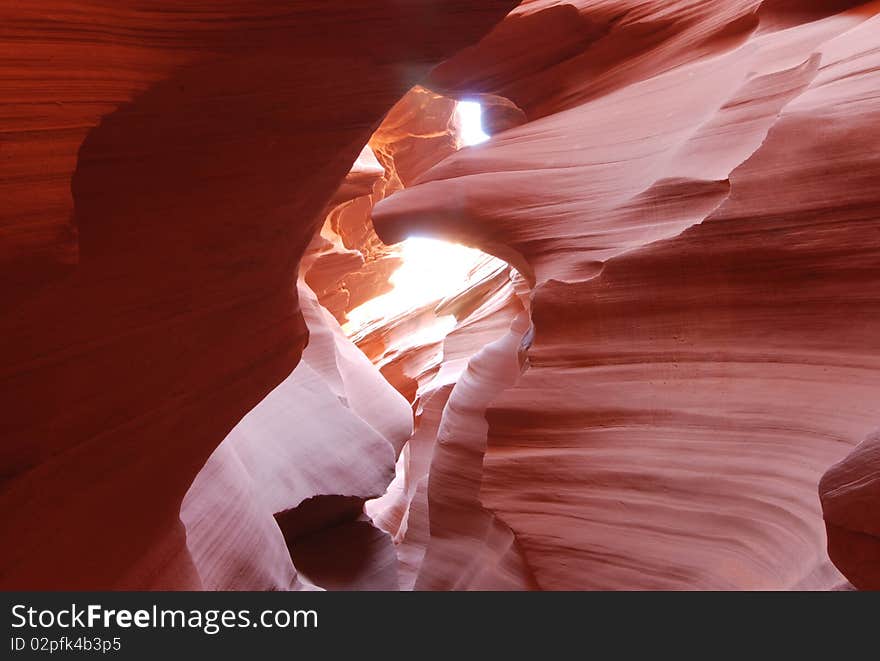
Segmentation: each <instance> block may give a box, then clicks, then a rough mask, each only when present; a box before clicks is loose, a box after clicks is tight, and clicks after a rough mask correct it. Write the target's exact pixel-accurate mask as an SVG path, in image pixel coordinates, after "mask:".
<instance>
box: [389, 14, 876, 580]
mask: <svg viewBox="0 0 880 661" xmlns="http://www.w3.org/2000/svg"><path fill="white" fill-rule="evenodd" d="M854 5H859V3H831V2H829V3H820V4H817V5H812V6H811V9H810V10H809V11H803V10H797V9H796V8H795V7H794V5H792V4H791V3H783V2H768V3H760V2H754V3H742V2H711V3H710V2H693V1H691V2H673V3H666V2H663V3H661V2H653V3H651V2H648V3H646V2H639V3H627V2H592V3H586V2H584V3H573V4H557V3H548V2H526V3H524V5H523V6H522V8H521V9H519V10H517V11H516V12H514V14H512V15H511V16H510V17H509V18H508V19H506V20H505V21H504V22H502V23H501V24H500V25H499V26H498V27H497V28H496V29H495V30H494V31H493V32H492V33H490V35H489V36H487V37H486V38H485V39H484V40H483V41H482V42H481V43H480V44H479V45H477V46H475V47H474V48H471V49H466V50H465V51H463V52H462V53H461V54H460V55H459V56H457V57H456V58H453V59H452V60H450V61H449V62H447V63H446V64H444V65H442V66H441V67H439V68H438V69H437V70H435V72H434V73H433V74H432V78H431V80H429V81H428V84H429V85H432V86H433V88H434V89H437V90H443V91H447V92H450V93H455V92H457V91H458V92H460V91H464V90H467V91H468V92H473V91H479V92H482V93H486V94H495V95H498V96H503V97H505V98H508V99H510V101H511V102H512V103H513V104H515V105H516V106H517V107H519V108H520V109H521V110H522V112H523V113H524V115H525V116H526V117H527V118H528V120H529V121H528V122H527V123H525V124H521V125H519V126H516V127H514V128H511V129H509V130H507V131H504V132H502V133H500V134H498V135H496V136H494V137H493V139H492V140H490V141H489V142H488V143H485V144H484V145H481V146H479V147H474V148H470V149H467V150H463V151H460V152H458V153H457V154H455V155H453V156H451V157H450V158H447V159H446V160H444V161H443V162H442V163H440V164H439V165H437V166H436V167H434V168H433V169H432V170H430V171H428V172H427V173H426V174H424V175H423V176H422V177H420V178H419V179H418V180H417V182H415V185H414V186H411V187H410V188H408V189H407V190H404V191H402V192H400V193H398V194H396V195H394V196H393V197H390V198H388V199H387V200H385V201H383V202H382V203H380V204H379V205H378V206H377V207H376V209H375V211H374V214H373V219H374V223H375V226H376V228H377V231H378V232H379V235H380V236H381V237H382V238H383V239H385V240H386V241H394V240H397V239H399V238H400V237H402V236H403V235H405V234H406V233H408V232H411V231H415V230H417V231H419V232H420V233H428V232H430V233H433V234H434V235H437V236H442V237H446V238H454V239H458V240H461V241H464V242H465V243H468V244H470V245H474V246H477V247H481V248H482V249H484V250H487V251H489V252H492V253H494V254H496V255H498V256H501V257H503V258H505V259H507V260H508V261H510V262H511V264H513V265H514V266H516V267H517V269H519V270H520V272H522V273H523V274H525V275H526V276H528V277H529V278H530V280H531V281H532V282H533V284H534V288H533V294H532V300H531V312H532V319H533V324H534V341H533V342H532V344H531V346H530V348H529V349H528V362H529V367H528V370H527V371H526V372H525V374H524V375H523V376H522V377H521V378H519V380H518V381H517V382H516V384H515V385H514V386H513V387H509V388H507V389H506V390H505V389H502V390H503V391H502V392H500V393H499V394H498V396H497V397H496V398H495V399H494V401H493V402H492V403H491V405H490V406H489V409H488V411H487V419H488V423H489V427H488V433H487V448H486V454H485V458H484V460H483V463H482V475H481V480H480V478H479V476H478V477H477V478H476V479H475V481H480V482H481V486H480V491H479V496H478V498H474V499H472V500H471V503H470V505H469V508H468V510H467V511H468V512H471V513H473V515H474V516H476V515H477V513H479V515H480V516H484V517H485V516H489V515H491V516H492V517H494V520H495V521H496V522H497V523H498V524H499V525H501V526H504V527H505V528H506V529H507V530H509V533H510V534H512V536H513V537H514V538H515V539H516V541H517V543H518V545H519V548H520V549H521V550H522V554H523V556H524V559H525V563H526V565H527V567H528V568H529V570H530V571H531V573H532V575H533V577H534V580H535V582H536V584H537V585H538V586H539V587H541V588H545V589H559V588H573V587H574V588H606V589H607V588H613V589H618V588H623V589H641V588H665V589H689V588H712V589H734V588H752V589H754V588H757V589H780V588H819V589H821V588H829V587H834V586H837V585H839V584H840V583H841V582H842V578H841V577H840V575H839V574H838V573H837V572H836V570H835V569H834V567H833V566H831V564H830V563H829V562H828V558H827V556H826V553H825V539H824V530H823V526H822V519H821V514H820V512H819V507H818V505H819V503H818V499H817V497H816V488H817V483H818V480H819V477H820V476H821V474H822V472H823V471H824V470H825V469H826V468H827V467H828V466H829V465H830V464H832V463H833V462H835V461H837V460H839V459H841V458H842V457H843V456H844V455H845V454H846V453H847V452H848V451H849V450H850V449H851V448H852V446H853V445H854V444H855V443H857V442H858V441H859V440H860V439H862V438H864V436H865V435H866V434H867V433H868V432H869V431H871V430H872V429H874V428H876V421H877V409H876V393H877V392H878V387H880V372H878V369H877V368H878V363H877V359H876V355H877V348H878V346H877V343H878V339H877V338H878V337H880V333H878V332H877V331H878V322H880V317H878V307H877V303H876V300H875V298H876V297H873V296H872V295H871V294H870V292H873V291H876V290H877V287H878V285H880V283H878V281H877V273H880V271H878V269H877V266H878V257H880V252H878V248H880V235H878V233H877V232H876V229H875V225H876V222H877V215H876V214H877V208H878V202H880V199H878V196H877V189H876V186H873V185H872V184H871V183H869V182H871V181H873V180H875V179H877V177H878V174H880V161H878V159H877V157H876V154H877V153H878V150H877V147H878V146H880V143H878V140H880V134H878V133H877V131H876V126H877V125H878V120H880V115H878V113H880V106H878V104H877V97H876V89H877V87H878V84H880V76H878V74H877V67H878V63H880V51H878V50H877V46H876V44H877V43H878V38H880V19H878V17H877V16H876V14H877V13H878V11H880V5H878V4H877V3H863V4H860V5H859V6H854ZM524 35H535V37H534V39H535V42H534V46H535V47H534V48H531V49H522V48H520V47H519V44H521V43H522V40H523V38H524ZM503 55H507V57H503ZM444 415H445V416H451V410H449V409H447V411H445V412H444ZM441 465H442V464H441V463H440V460H439V455H438V454H437V453H435V455H434V464H432V468H431V478H430V484H431V485H434V484H435V483H442V480H443V478H442V477H440V475H442V473H440V472H439V471H440V466H441ZM435 471H437V472H436V473H435ZM443 507H444V504H443V503H441V501H440V500H439V497H438V499H436V500H435V499H433V498H432V496H431V494H430V493H429V496H428V511H429V521H430V527H431V530H430V533H431V540H430V541H429V543H428V547H429V549H432V550H435V549H436V550H437V554H438V555H437V556H436V557H435V558H434V561H432V563H431V564H430V565H429V563H428V562H427V561H426V562H424V563H423V565H422V573H421V574H420V575H419V577H418V580H417V581H416V585H423V586H425V587H429V586H438V585H443V586H470V587H477V586H479V587H483V586H485V584H482V583H472V582H469V578H468V576H469V573H470V572H471V571H472V570H471V568H470V567H469V566H463V565H462V564H460V563H456V562H454V561H452V558H454V557H455V551H454V550H446V551H441V550H440V549H441V546H442V545H444V544H445V546H446V548H447V549H454V548H455V547H456V546H457V547H458V548H459V549H464V548H466V547H467V546H468V545H469V544H471V538H470V536H468V535H467V534H463V533H456V532H455V525H456V521H462V520H464V519H465V518H466V515H464V514H461V513H459V514H458V515H457V516H456V517H454V519H455V520H454V521H451V522H450V521H449V520H448V519H447V520H444V519H443V518H442V517H439V516H437V515H435V513H438V514H439V512H441V511H443ZM468 516H469V515H468ZM827 517H828V514H827V513H826V518H827ZM834 520H835V519H834V518H831V519H829V521H830V522H833V521H834ZM448 538H452V539H453V541H452V542H451V543H450V541H449V539H448ZM832 539H833V538H832ZM480 548H482V549H483V551H484V552H485V553H486V554H487V555H488V554H491V553H493V548H494V545H493V542H491V541H489V540H486V541H484V542H483V543H482V546H481V547H480ZM862 548H867V546H865V547H862ZM430 553H431V551H430V550H429V555H430ZM469 555H470V557H474V556H475V555H477V551H475V550H473V549H472V550H471V551H469ZM832 557H836V554H834V553H833V554H832ZM867 557H868V556H862V559H861V564H862V566H864V565H865V563H866V562H867V560H866V559H865V558H867ZM876 557H877V556H876V555H873V556H871V558H872V560H873V561H875V562H876ZM444 560H448V562H445V563H444V562H443V561H444ZM837 562H838V565H839V566H840V567H842V568H843V569H844V571H845V572H847V568H846V565H845V564H844V563H843V562H842V561H840V560H838V561H837ZM429 567H430V568H429ZM489 585H491V586H492V587H503V586H504V585H505V583H504V581H502V580H501V579H499V578H497V577H496V578H494V579H492V580H491V581H489Z"/></svg>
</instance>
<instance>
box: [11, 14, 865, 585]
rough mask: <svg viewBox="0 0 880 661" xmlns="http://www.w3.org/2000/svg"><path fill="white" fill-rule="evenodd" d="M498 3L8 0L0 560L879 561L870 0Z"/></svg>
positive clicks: (623, 573)
mask: <svg viewBox="0 0 880 661" xmlns="http://www.w3.org/2000/svg"><path fill="white" fill-rule="evenodd" d="M515 4H516V3H515V2H513V1H509V0H491V1H488V0H484V1H482V2H479V3H475V2H466V1H464V0H445V1H443V2H431V3H419V2H413V3H399V2H391V1H390V0H388V1H385V0H380V1H376V2H370V3H351V2H348V3H343V2H331V1H327V0H321V1H320V2H318V1H312V0H296V1H293V2H291V1H289V0H287V1H285V2H281V1H280V0H277V1H276V0H261V1H259V2H253V1H249V2H244V0H221V1H220V2H218V1H217V0H213V1H212V2H207V0H186V1H185V2H179V1H175V2H173V3H172V2H170V0H168V1H166V0H161V1H158V2H152V3H148V4H144V3H139V2H134V1H133V0H114V1H113V2H110V0H39V1H38V2H29V3H11V4H9V3H7V5H5V6H4V7H2V8H0V55H2V57H0V128H2V133H0V135H2V138H0V140H2V142H0V200H2V202H0V270H2V277H0V289H2V300H3V301H4V306H3V307H2V309H0V337H3V339H4V342H3V344H2V345H0V354H2V356H0V358H2V359H0V402H2V404H0V409H2V410H0V420H2V423H0V430H2V431H0V438H2V444H0V467H2V473H0V475H2V477H0V480H2V481H0V517H2V524H3V530H4V539H6V538H7V537H8V539H9V540H14V543H7V544H3V545H0V587H2V588H4V589H11V588H25V589H36V588H42V589H52V588H55V589H57V588H82V589H101V588H172V589H181V588H208V589H316V588H318V589H320V588H324V589H351V588H355V589H398V588H400V589H487V588H491V589H594V588H595V589H651V588H653V589H656V588H662V589H798V588H800V589H829V588H837V587H848V586H849V584H848V583H847V582H846V580H845V579H844V576H845V577H846V579H849V581H851V582H852V584H853V585H854V586H855V587H857V588H869V589H870V588H876V587H877V571H876V567H877V566H878V565H880V556H878V545H877V537H878V534H880V532H878V530H877V528H876V525H874V518H876V517H872V514H873V512H874V511H875V510H876V509H877V507H878V506H880V503H878V496H877V493H876V488H875V482H876V479H875V478H876V473H877V461H876V452H875V451H874V448H875V446H876V442H875V440H876V439H875V437H874V436H872V435H871V434H872V433H873V432H874V430H876V429H877V427H878V422H877V421H878V415H880V412H878V409H877V404H876V401H877V397H876V394H877V392H878V388H880V363H878V359H877V356H878V349H880V347H878V342H880V340H878V338H880V332H878V325H880V307H878V302H877V296H876V292H877V291H878V287H880V282H878V275H877V274H878V273H880V268H878V267H880V233H878V231H877V222H878V217H877V214H878V211H877V210H878V209H880V197H878V196H880V193H878V189H877V186H876V181H878V180H880V158H878V156H877V154H880V131H878V128H877V127H878V126H880V104H878V100H877V94H876V90H877V89H878V88H880V75H878V71H880V51H878V49H877V43H878V42H880V3H878V2H876V1H874V2H857V1H855V0H821V1H819V2H810V3H800V2H794V1H793V0H764V1H763V2H762V1H761V0H673V1H667V0H649V1H644V0H572V1H570V2H558V1H556V0H526V1H525V2H523V3H522V4H521V6H519V7H518V8H517V9H516V10H515V11H513V13H511V14H509V15H508V16H507V17H506V18H503V20H502V17H504V15H505V13H506V12H507V11H509V10H510V9H512V8H513V6H514V5H515ZM499 21H500V22H499ZM496 23H497V25H496V27H494V28H493V27H492V26H493V25H495V24H496ZM483 35H485V36H484V37H483V38H482V40H480V37H481V36H483ZM444 60H445V61H444ZM441 61H442V63H441ZM438 63H441V64H439V66H435V65H437V64H438ZM432 68H433V69H432ZM419 81H421V82H422V83H423V84H424V85H425V86H426V87H416V88H414V89H412V88H413V85H415V84H416V83H417V82H419ZM407 90H411V91H410V92H409V93H408V94H407ZM456 97H468V98H479V99H481V100H482V101H483V103H484V111H485V126H487V127H488V128H489V129H490V131H491V132H492V133H494V135H493V137H492V139H491V140H490V141H489V142H487V143H484V144H482V145H479V146H476V147H471V148H467V149H463V150H460V151H457V152H456V151H454V150H455V148H456V147H457V145H456V144H455V140H454V135H453V131H454V126H452V125H451V124H450V113H451V109H452V101H451V99H453V98H456ZM383 117H384V118H385V121H384V122H383V121H382V119H383ZM371 136H372V137H371ZM368 143H369V144H368ZM365 145H368V146H367V147H366V148H365ZM370 216H372V221H373V225H371V224H370ZM373 226H375V232H374V231H373ZM414 232H417V233H420V234H429V235H433V236H438V237H442V238H448V239H454V240H458V241H461V242H464V243H467V244H469V245H473V246H476V247H479V248H482V249H483V250H485V251H487V252H490V253H493V254H495V255H497V256H499V257H501V258H503V259H505V260H507V261H508V262H509V263H510V264H511V265H512V266H513V267H514V268H515V269H516V270H517V271H518V272H519V274H520V275H519V276H516V275H514V276H513V278H512V279H511V277H509V274H508V271H506V270H505V271H502V272H501V273H499V274H496V275H493V276H492V277H491V278H488V279H487V280H485V281H483V282H479V283H476V284H475V285H474V286H473V287H472V288H471V289H470V290H469V291H467V292H463V293H462V294H461V295H460V296H457V297H455V298H453V299H452V300H448V301H445V302H443V303H442V304H441V305H440V307H439V308H437V302H436V301H433V302H429V303H427V304H426V305H425V306H422V307H419V308H418V309H415V310H412V311H410V312H408V313H406V314H404V315H401V316H399V317H397V318H395V319H391V320H388V322H387V323H385V324H379V325H377V326H376V327H375V328H373V329H371V332H370V333H369V334H367V335H365V336H364V337H363V338H360V347H361V348H362V349H363V351H364V353H359V352H358V350H357V349H356V348H355V346H354V345H353V344H352V343H351V342H350V341H349V340H348V339H346V338H345V337H344V335H343V333H342V332H341V329H340V327H339V323H338V322H341V321H344V319H345V313H346V312H347V311H348V310H350V309H352V308H353V307H355V306H356V305H357V304H359V303H360V302H363V301H364V300H367V299H368V298H370V297H372V296H374V295H376V294H378V293H381V291H382V290H383V288H385V287H387V276H388V275H389V273H390V272H391V269H392V268H393V266H394V265H395V263H396V262H395V261H394V260H395V258H394V257H393V251H391V250H389V249H387V248H386V247H385V246H383V245H382V243H381V241H380V240H379V239H381V240H384V241H385V242H386V243H393V242H396V241H399V240H401V239H402V238H404V237H406V236H407V235H409V234H410V233H414ZM299 275H301V276H302V278H300V279H299V280H298V276H299ZM435 308H436V309H435ZM445 313H449V314H454V315H455V317H456V319H457V326H456V329H455V330H454V331H453V332H452V333H451V334H450V335H448V336H447V337H446V338H445V339H444V340H442V341H431V342H427V343H426V342H419V341H415V340H414V339H413V338H414V336H415V334H416V333H417V332H418V331H419V330H420V329H422V328H423V327H424V325H425V323H426V322H427V321H430V320H431V319H433V318H434V316H435V314H445ZM301 359H302V360H301ZM370 360H372V361H373V363H374V364H371V363H370ZM380 367H381V372H380V370H379V368H380ZM294 368H296V369H294ZM389 382H390V383H389ZM392 386H393V388H392ZM395 389H396V391H397V392H395ZM400 393H403V395H404V396H401V394H400ZM407 400H410V402H411V403H412V408H410V403H409V402H408V401H407ZM413 428H414V430H413ZM866 437H867V438H868V440H865V441H864V442H863V443H861V445H857V444H859V443H860V442H862V441H863V439H865V438H866ZM224 439H225V440H224ZM395 467H396V472H395ZM826 471H827V472H826ZM823 473H825V477H824V478H823V479H822V481H821V483H820V478H821V477H822V475H823ZM389 483H390V486H388V485H389ZM817 490H818V491H817ZM820 498H821V500H820ZM365 501H366V503H367V504H366V512H367V514H368V515H369V518H368V517H367V516H365V515H364V514H363V513H362V512H361V509H362V503H363V502H365ZM823 516H824V521H823ZM826 528H827V539H826ZM826 544H827V550H826ZM342 547H344V548H345V551H346V552H345V553H342V552H341V551H339V554H338V555H336V556H334V555H332V554H328V549H337V550H338V549H340V548H342ZM329 559H332V560H333V562H328V560H329ZM832 563H833V564H832ZM838 570H839V571H838ZM840 572H843V575H841V573H840Z"/></svg>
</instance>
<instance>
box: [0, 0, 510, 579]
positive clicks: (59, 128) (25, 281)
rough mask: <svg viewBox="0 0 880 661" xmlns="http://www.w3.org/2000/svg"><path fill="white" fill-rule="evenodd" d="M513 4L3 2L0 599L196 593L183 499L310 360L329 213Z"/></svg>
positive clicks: (494, 0) (460, 0)
mask: <svg viewBox="0 0 880 661" xmlns="http://www.w3.org/2000/svg"><path fill="white" fill-rule="evenodd" d="M514 5H515V2H511V1H509V0H504V1H500V0H490V1H488V2H480V3H472V2H468V1H464V0H444V1H442V2H432V3H430V7H427V8H430V9H432V11H426V5H425V4H424V3H400V2H396V1H391V0H379V1H377V2H370V3H351V2H341V1H329V2H328V1H327V0H320V1H317V0H294V1H290V0H284V1H283V2H282V1H281V0H260V1H258V2H254V1H252V0H248V1H245V0H220V2H217V1H216V0H211V1H210V2H208V1H207V0H185V1H184V2H180V1H178V0H174V1H173V2H171V1H170V0H160V1H158V2H151V3H148V4H145V3H143V2H134V1H131V0H112V1H110V0H45V1H40V2H24V3H22V2H14V3H4V5H3V7H2V8H0V49H2V50H0V61H2V64H0V99H2V101H0V104H2V105H0V122H2V131H3V145H2V148H3V158H2V159H0V200H3V202H2V207H0V268H2V270H3V272H2V278H0V283H2V290H3V291H2V296H3V300H4V301H8V302H9V303H8V304H7V305H4V308H3V310H2V312H0V336H2V337H3V338H4V342H3V346H2V349H0V352H2V356H0V365H2V367H0V401H2V407H3V408H2V415H0V420H2V439H3V443H2V455H0V465H2V476H3V478H2V479H3V482H2V487H0V489H2V491H0V512H2V513H3V514H2V517H3V530H4V537H8V538H9V539H14V540H15V543H14V544H3V545H2V547H0V586H2V587H3V588H6V589H9V588H29V589H34V588H88V589H100V588H123V587H138V588H145V587H164V588H186V587H199V586H200V585H201V582H200V578H199V574H200V572H198V571H197V568H196V567H195V566H194V565H193V563H192V561H191V559H190V556H189V553H188V552H187V549H186V546H185V535H184V528H183V526H182V525H181V523H180V520H179V510H180V505H181V502H182V500H183V498H184V495H185V494H186V492H187V490H188V489H189V487H190V485H191V484H192V482H193V480H194V478H195V476H196V474H197V473H198V471H199V469H200V468H201V467H202V466H203V465H204V464H205V462H206V460H207V459H208V457H209V456H210V455H211V453H212V452H213V451H214V450H215V448H216V447H217V446H218V445H219V444H220V442H221V441H222V440H223V438H224V437H225V436H226V435H227V433H228V432H229V431H230V430H231V429H232V428H233V427H234V426H235V425H236V424H237V423H238V422H239V421H240V420H241V419H242V418H243V417H244V415H245V414H246V413H247V412H248V411H250V410H251V409H252V408H254V406H255V405H256V404H257V403H258V402H260V401H261V400H262V399H263V398H264V397H265V396H266V395H267V394H269V393H270V391H272V389H273V388H275V387H276V386H277V385H278V384H279V383H281V382H282V381H284V379H285V378H286V377H287V376H288V375H289V374H290V373H291V371H292V370H293V368H294V367H295V366H296V364H297V362H298V360H299V356H300V353H301V352H302V350H303V348H304V346H305V344H306V328H305V325H304V323H303V320H302V316H301V314H300V312H299V310H298V302H297V298H296V294H295V282H296V278H297V270H298V269H297V267H298V262H299V259H300V257H301V256H302V254H303V253H304V252H305V250H306V248H307V246H308V245H309V243H310V241H311V239H312V237H313V235H314V234H315V233H316V231H317V230H318V228H319V226H320V224H321V222H323V216H322V215H321V213H320V212H321V210H322V209H324V208H325V207H326V205H327V203H328V202H329V200H330V197H331V196H332V195H333V192H334V191H335V190H336V189H337V187H338V185H339V183H340V182H341V181H342V179H343V177H345V175H346V173H347V172H348V171H349V169H350V167H351V165H352V163H353V162H354V161H355V159H356V158H357V156H358V153H359V150H360V149H361V148H362V146H363V145H364V144H365V143H366V142H367V140H368V139H369V137H370V135H371V134H372V132H373V130H374V129H375V128H376V126H377V124H378V123H379V121H380V120H381V118H382V116H383V115H384V114H385V113H386V112H387V111H388V109H389V108H391V107H392V106H393V105H394V104H395V103H396V102H397V101H398V99H399V98H400V97H401V96H403V94H404V93H405V92H406V91H407V90H408V89H409V88H410V87H412V85H413V84H414V83H416V82H417V81H418V79H419V78H420V77H422V76H423V75H424V74H425V73H426V72H427V71H428V70H429V69H430V68H431V67H432V66H433V65H435V64H436V63H437V62H439V61H440V60H442V59H444V58H445V57H448V56H450V55H452V54H453V53H455V52H456V51H457V50H459V49H460V48H462V47H463V46H466V45H468V44H470V43H473V42H475V41H476V40H477V39H478V38H479V37H480V36H481V35H482V34H483V33H485V32H486V31H487V30H488V29H489V28H490V27H491V26H492V25H493V23H495V22H497V21H498V20H500V19H501V18H502V17H503V16H504V14H505V13H506V12H507V11H509V10H510V9H511V8H512V7H513V6H514ZM242 487H243V488H245V487H246V484H244V485H242ZM59 540H64V543H63V544H59ZM278 574H279V575H281V574H284V575H282V576H280V579H278V580H281V581H286V580H287V574H286V573H285V572H282V571H279V572H278ZM275 578H278V577H275ZM273 580H274V579H273Z"/></svg>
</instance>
